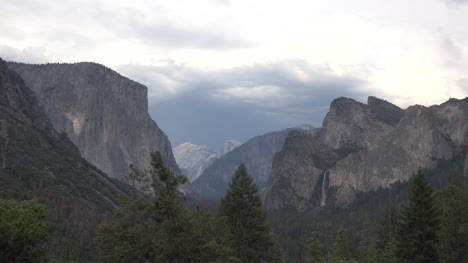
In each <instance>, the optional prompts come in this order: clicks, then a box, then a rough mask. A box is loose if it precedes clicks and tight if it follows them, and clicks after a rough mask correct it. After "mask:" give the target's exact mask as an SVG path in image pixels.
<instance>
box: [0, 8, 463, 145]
mask: <svg viewBox="0 0 468 263" xmlns="http://www.w3.org/2000/svg"><path fill="white" fill-rule="evenodd" d="M467 2H468V1H466V0H414V1H407V0H394V1H375V0H352V1H340V0H328V1H311V0H291V1H279V0H278V1H276V0H258V1H248V0H236V1H228V0H199V1H192V0H171V1H164V0H160V1H154V0H135V1H124V0H114V1H106V0H82V1H72V0H63V1H54V0H15V1H8V0H0V6H1V8H0V57H2V58H4V59H7V60H14V61H22V62H29V63H45V62H79V61H94V62H97V63H101V64H104V65H106V66H108V67H110V68H113V69H115V70H117V71H119V72H120V73H122V74H123V75H126V76H128V77H130V78H132V79H134V80H136V81H138V82H141V83H143V84H145V85H147V86H148V89H149V102H150V109H151V112H150V114H151V115H152V117H153V118H154V119H155V120H156V121H157V122H158V124H159V125H160V126H161V127H162V128H163V130H165V131H166V132H167V134H168V135H169V137H170V138H171V140H172V141H173V144H174V145H175V144H178V143H182V142H185V141H192V142H193V143H198V144H207V145H210V146H212V147H219V145H220V144H221V143H222V141H224V140H227V139H238V140H242V141H245V140H247V139H248V138H250V137H253V136H255V135H259V134H261V133H264V132H268V131H271V130H276V129H283V128H287V127H290V126H295V125H299V124H302V123H311V124H314V125H316V126H320V125H321V122H322V119H323V117H324V116H325V113H326V111H327V110H328V105H329V103H330V101H331V100H332V99H333V98H335V97H339V96H347V97H352V98H355V99H357V100H359V101H365V99H366V97H367V96H368V95H374V96H378V97H382V98H385V99H387V100H389V101H391V102H393V103H395V104H397V105H399V106H400V107H407V106H409V105H411V104H415V103H418V104H424V105H431V104H434V103H440V102H443V101H445V100H447V99H448V98H450V97H455V98H461V97H463V96H465V94H466V93H468V85H467V81H466V80H467V79H468V75H467V74H468V73H467V70H466V69H467V68H468V20H467V19H466V18H467V17H468V5H467Z"/></svg>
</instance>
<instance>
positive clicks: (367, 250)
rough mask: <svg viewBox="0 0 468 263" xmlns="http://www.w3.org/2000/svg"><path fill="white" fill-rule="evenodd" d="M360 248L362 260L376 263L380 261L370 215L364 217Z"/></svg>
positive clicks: (367, 262)
mask: <svg viewBox="0 0 468 263" xmlns="http://www.w3.org/2000/svg"><path fill="white" fill-rule="evenodd" d="M358 250H359V251H358V252H359V259H360V260H359V261H360V262H362V263H374V262H379V261H380V258H379V256H378V252H377V248H376V244H375V236H374V231H373V227H372V224H371V221H370V219H369V218H368V217H366V218H365V219H364V224H363V227H362V230H361V239H360V241H359V248H358Z"/></svg>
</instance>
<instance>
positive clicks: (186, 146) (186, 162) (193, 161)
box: [172, 140, 241, 182]
mask: <svg viewBox="0 0 468 263" xmlns="http://www.w3.org/2000/svg"><path fill="white" fill-rule="evenodd" d="M239 145H241V142H239V141H236V140H228V141H226V142H225V143H224V146H223V148H221V150H220V152H215V151H213V150H211V149H209V148H208V146H205V145H197V144H193V143H191V142H186V143H182V144H181V145H179V146H177V147H175V148H174V149H173V150H172V151H173V152H174V157H175V159H176V162H177V164H178V165H179V167H180V169H181V170H182V174H184V175H185V176H187V178H188V179H189V181H190V182H193V181H194V180H196V179H197V178H198V177H200V175H202V173H203V171H204V170H205V169H206V168H207V167H208V166H210V165H211V164H212V163H213V162H214V161H216V160H217V159H218V158H220V157H221V156H223V155H225V154H226V153H229V152H231V151H232V150H233V149H235V148H236V147H237V146H239Z"/></svg>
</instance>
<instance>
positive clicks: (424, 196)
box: [395, 170, 440, 263]
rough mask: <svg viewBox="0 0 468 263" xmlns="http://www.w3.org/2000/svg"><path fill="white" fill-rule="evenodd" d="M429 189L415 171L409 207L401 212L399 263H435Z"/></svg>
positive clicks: (434, 215) (435, 224)
mask: <svg viewBox="0 0 468 263" xmlns="http://www.w3.org/2000/svg"><path fill="white" fill-rule="evenodd" d="M433 192H434V191H433V189H432V186H431V185H430V184H429V182H428V181H427V180H426V178H425V177H424V174H423V173H422V171H421V170H419V171H418V172H417V173H416V175H414V176H413V179H412V182H411V188H410V192H409V204H408V205H407V206H403V208H402V209H401V215H400V222H399V224H398V228H397V236H396V240H395V241H396V254H397V258H398V262H402V263H406V262H408V263H410V262H411V263H432V262H438V257H437V250H436V248H437V244H438V238H437V234H436V233H437V231H438V229H439V215H440V212H439V210H438V209H437V206H436V201H435V198H434V194H433Z"/></svg>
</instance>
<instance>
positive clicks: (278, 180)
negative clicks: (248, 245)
mask: <svg viewBox="0 0 468 263" xmlns="http://www.w3.org/2000/svg"><path fill="white" fill-rule="evenodd" d="M467 133H468V99H463V100H457V99H450V100H449V101H447V102H445V103H443V104H441V105H434V106H431V107H424V106H420V105H415V106H411V107H409V108H408V109H406V110H402V109H400V108H398V107H396V106H395V105H393V104H391V103H389V102H387V101H384V100H381V99H377V98H375V97H369V99H368V103H367V105H366V104H362V103H359V102H357V101H354V100H352V99H347V98H338V99H336V100H334V101H333V102H332V103H331V106H330V111H329V112H328V114H327V116H326V117H325V119H324V121H323V127H322V130H321V131H320V133H319V134H317V135H315V136H314V135H310V134H303V133H299V132H294V133H290V134H289V136H288V137H287V139H286V142H285V143H284V147H283V149H282V150H281V152H279V153H277V154H276V155H275V157H274V161H273V167H272V175H271V177H270V179H269V181H268V187H267V190H266V197H265V205H266V208H267V209H269V210H278V209H282V208H290V207H292V208H294V209H296V210H300V211H305V210H310V209H313V208H315V207H319V206H323V205H325V204H326V203H328V202H334V203H336V204H338V205H346V204H349V203H350V202H352V201H353V200H354V196H355V194H356V192H358V191H370V190H372V189H377V188H379V187H388V186H389V185H390V184H391V183H394V182H396V181H405V180H408V179H409V178H410V177H411V175H412V173H413V172H415V171H416V170H417V169H418V168H420V167H422V168H425V167H428V168H431V167H434V166H435V165H436V163H437V160H441V159H450V158H452V157H453V156H455V155H457V154H461V152H460V147H459V146H460V145H461V144H463V143H464V140H465V137H464V134H467ZM465 143H466V142H465ZM467 159H468V158H467ZM465 162H466V161H465Z"/></svg>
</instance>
